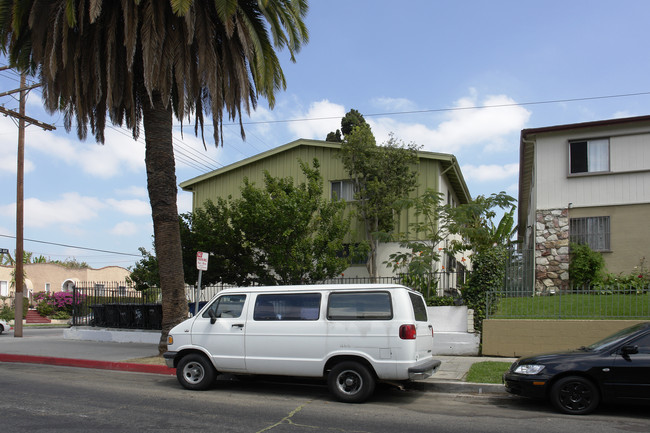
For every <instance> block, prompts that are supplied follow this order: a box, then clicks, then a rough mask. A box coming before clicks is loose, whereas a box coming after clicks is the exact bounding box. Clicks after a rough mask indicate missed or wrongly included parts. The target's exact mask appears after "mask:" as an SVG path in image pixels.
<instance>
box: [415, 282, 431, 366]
mask: <svg viewBox="0 0 650 433" xmlns="http://www.w3.org/2000/svg"><path fill="white" fill-rule="evenodd" d="M409 298H410V299H411V305H412V306H413V316H414V317H415V331H416V339H415V340H416V341H415V344H416V346H415V347H416V359H422V358H426V357H430V356H432V353H433V325H431V323H430V322H429V317H428V316H427V306H426V304H425V302H424V298H423V297H422V295H420V294H419V293H415V292H411V291H409Z"/></svg>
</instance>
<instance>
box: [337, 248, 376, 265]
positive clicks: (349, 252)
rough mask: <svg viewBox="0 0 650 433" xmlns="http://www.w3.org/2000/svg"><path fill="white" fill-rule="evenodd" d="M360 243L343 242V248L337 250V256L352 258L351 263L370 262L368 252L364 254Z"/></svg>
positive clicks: (362, 263)
mask: <svg viewBox="0 0 650 433" xmlns="http://www.w3.org/2000/svg"><path fill="white" fill-rule="evenodd" d="M358 247H359V244H354V245H351V244H343V249H342V250H339V251H337V252H336V257H339V258H348V257H349V258H350V265H365V264H366V263H368V254H362V253H360V252H359V251H357V250H358Z"/></svg>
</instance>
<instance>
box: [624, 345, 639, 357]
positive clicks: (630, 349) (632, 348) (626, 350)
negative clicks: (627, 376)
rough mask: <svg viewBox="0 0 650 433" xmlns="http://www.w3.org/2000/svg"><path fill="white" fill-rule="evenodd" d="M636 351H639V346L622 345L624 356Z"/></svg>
mask: <svg viewBox="0 0 650 433" xmlns="http://www.w3.org/2000/svg"><path fill="white" fill-rule="evenodd" d="M635 353H639V346H623V347H621V354H622V355H623V356H625V355H634V354H635Z"/></svg>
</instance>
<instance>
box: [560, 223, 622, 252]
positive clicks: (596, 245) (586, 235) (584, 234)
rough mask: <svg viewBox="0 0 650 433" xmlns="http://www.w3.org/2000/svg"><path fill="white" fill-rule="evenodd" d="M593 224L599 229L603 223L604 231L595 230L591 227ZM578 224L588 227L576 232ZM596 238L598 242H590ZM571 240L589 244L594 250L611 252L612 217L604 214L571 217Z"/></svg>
mask: <svg viewBox="0 0 650 433" xmlns="http://www.w3.org/2000/svg"><path fill="white" fill-rule="evenodd" d="M591 224H593V225H595V226H596V228H597V229H600V228H601V224H602V225H603V233H600V231H597V232H593V231H590V230H589V229H590V228H591V227H590V226H591ZM576 226H581V227H580V228H582V227H586V230H584V231H581V232H580V233H576V234H574V233H573V232H574V230H576V228H575V227H576ZM601 236H602V237H603V239H602V244H603V245H600V243H601V242H600V241H599V239H598V238H599V237H601ZM592 240H596V241H597V242H590V241H592ZM569 241H570V242H574V243H577V244H582V245H588V246H589V248H591V249H592V250H594V251H598V252H610V251H612V219H611V216H609V215H602V216H587V217H576V218H569Z"/></svg>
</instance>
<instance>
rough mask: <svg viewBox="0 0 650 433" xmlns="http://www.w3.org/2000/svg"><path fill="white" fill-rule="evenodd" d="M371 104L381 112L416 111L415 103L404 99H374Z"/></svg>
mask: <svg viewBox="0 0 650 433" xmlns="http://www.w3.org/2000/svg"><path fill="white" fill-rule="evenodd" d="M372 102H373V104H374V105H376V106H377V107H379V108H380V109H382V110H390V111H412V110H415V109H416V105H415V103H414V102H413V101H411V100H409V99H406V98H375V99H373V100H372Z"/></svg>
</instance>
